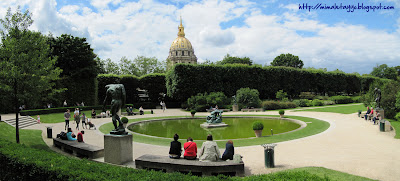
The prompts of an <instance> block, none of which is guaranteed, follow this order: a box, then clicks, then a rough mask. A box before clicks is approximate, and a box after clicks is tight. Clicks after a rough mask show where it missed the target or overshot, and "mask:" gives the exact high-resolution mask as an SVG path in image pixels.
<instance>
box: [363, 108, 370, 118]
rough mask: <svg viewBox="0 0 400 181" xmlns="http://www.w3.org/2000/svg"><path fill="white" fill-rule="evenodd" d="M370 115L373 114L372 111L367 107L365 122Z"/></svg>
mask: <svg viewBox="0 0 400 181" xmlns="http://www.w3.org/2000/svg"><path fill="white" fill-rule="evenodd" d="M369 113H371V109H369V107H367V113H365V115H364V119H365V121H366V120H367V117H368V115H369Z"/></svg>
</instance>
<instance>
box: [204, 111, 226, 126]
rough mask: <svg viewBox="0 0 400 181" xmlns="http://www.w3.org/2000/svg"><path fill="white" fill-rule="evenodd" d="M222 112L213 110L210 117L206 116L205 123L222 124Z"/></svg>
mask: <svg viewBox="0 0 400 181" xmlns="http://www.w3.org/2000/svg"><path fill="white" fill-rule="evenodd" d="M223 112H224V111H222V110H218V109H217V110H215V111H213V112H211V115H208V116H207V123H221V122H222V113H223Z"/></svg>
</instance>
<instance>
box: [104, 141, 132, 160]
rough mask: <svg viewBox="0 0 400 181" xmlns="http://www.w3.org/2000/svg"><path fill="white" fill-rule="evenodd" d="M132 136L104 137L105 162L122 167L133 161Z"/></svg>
mask: <svg viewBox="0 0 400 181" xmlns="http://www.w3.org/2000/svg"><path fill="white" fill-rule="evenodd" d="M132 150H133V147H132V135H131V134H128V135H111V134H106V135H104V162H107V163H112V164H117V165H122V164H124V163H126V162H131V161H133V152H132Z"/></svg>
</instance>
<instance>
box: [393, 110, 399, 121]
mask: <svg viewBox="0 0 400 181" xmlns="http://www.w3.org/2000/svg"><path fill="white" fill-rule="evenodd" d="M394 118H395V119H396V120H397V121H400V112H398V113H397V114H396V116H395V117H394Z"/></svg>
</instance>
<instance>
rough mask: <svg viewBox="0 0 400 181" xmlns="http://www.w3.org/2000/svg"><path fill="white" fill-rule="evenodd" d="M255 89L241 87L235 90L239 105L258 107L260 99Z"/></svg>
mask: <svg viewBox="0 0 400 181" xmlns="http://www.w3.org/2000/svg"><path fill="white" fill-rule="evenodd" d="M259 95H260V93H259V92H258V90H257V89H250V88H248V87H247V88H241V89H239V90H237V91H236V100H237V103H238V104H239V106H240V107H259V106H260V105H261V100H260V98H259Z"/></svg>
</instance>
